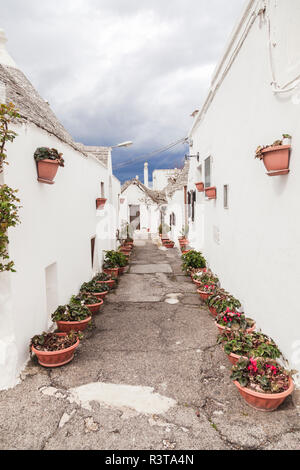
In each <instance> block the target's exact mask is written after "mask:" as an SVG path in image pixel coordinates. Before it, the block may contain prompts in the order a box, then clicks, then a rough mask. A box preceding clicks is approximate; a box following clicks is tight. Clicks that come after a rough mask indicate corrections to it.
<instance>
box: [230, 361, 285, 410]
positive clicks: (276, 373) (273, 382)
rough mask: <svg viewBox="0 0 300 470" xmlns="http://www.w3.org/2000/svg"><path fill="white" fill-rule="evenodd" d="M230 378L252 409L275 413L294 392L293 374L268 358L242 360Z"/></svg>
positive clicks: (235, 366)
mask: <svg viewBox="0 0 300 470" xmlns="http://www.w3.org/2000/svg"><path fill="white" fill-rule="evenodd" d="M230 378H231V379H232V380H233V381H234V384H235V385H236V387H237V388H238V390H239V392H240V394H241V396H242V397H243V398H244V399H245V401H246V403H247V404H248V405H250V406H251V407H252V408H255V409H256V410H260V411H273V410H276V409H277V408H278V406H279V405H281V403H282V402H283V401H284V400H285V399H286V397H287V396H288V395H290V394H291V393H292V392H293V390H294V383H293V380H292V377H291V372H288V371H287V370H285V369H284V368H283V367H281V366H280V365H279V364H277V363H276V361H273V360H269V359H266V358H261V357H259V358H250V359H249V358H247V359H244V358H242V359H240V360H239V361H238V362H237V364H236V365H234V366H233V367H232V373H231V376H230Z"/></svg>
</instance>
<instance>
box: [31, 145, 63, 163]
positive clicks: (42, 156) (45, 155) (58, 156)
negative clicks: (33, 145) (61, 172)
mask: <svg viewBox="0 0 300 470" xmlns="http://www.w3.org/2000/svg"><path fill="white" fill-rule="evenodd" d="M62 155H63V154H62V153H58V151H57V150H56V149H53V148H48V147H39V148H37V149H36V151H35V152H34V159H35V161H36V162H39V161H41V160H56V161H57V162H58V164H59V166H65V161H64V159H63V158H62Z"/></svg>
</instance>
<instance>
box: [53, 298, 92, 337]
mask: <svg viewBox="0 0 300 470" xmlns="http://www.w3.org/2000/svg"><path fill="white" fill-rule="evenodd" d="M51 318H52V320H53V321H55V322H56V324H57V328H58V329H59V331H61V332H64V333H68V332H70V331H83V330H85V329H86V328H87V326H88V324H89V323H90V321H91V319H92V317H91V312H90V310H89V309H88V308H87V307H85V306H84V305H81V304H75V303H72V304H68V305H59V307H57V309H56V310H55V312H53V313H52V315H51Z"/></svg>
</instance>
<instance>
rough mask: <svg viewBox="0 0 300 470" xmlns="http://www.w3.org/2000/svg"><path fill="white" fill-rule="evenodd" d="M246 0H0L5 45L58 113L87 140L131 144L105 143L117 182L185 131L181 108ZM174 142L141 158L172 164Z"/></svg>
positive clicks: (191, 106) (190, 104)
mask: <svg viewBox="0 0 300 470" xmlns="http://www.w3.org/2000/svg"><path fill="white" fill-rule="evenodd" d="M245 2H246V0H43V1H41V0H9V1H6V0H0V27H2V28H3V29H5V31H6V34H7V37H8V40H9V42H8V45H7V48H8V50H9V52H10V54H11V55H12V57H13V58H14V60H15V61H16V62H17V64H18V66H19V68H21V69H22V71H23V72H24V73H25V74H26V75H27V77H28V78H29V79H30V80H31V82H32V83H33V85H34V86H35V87H36V88H37V90H38V91H39V93H40V94H41V95H42V97H43V98H45V99H47V100H48V101H49V102H50V105H51V107H52V109H53V110H54V112H55V113H56V115H57V116H58V118H59V119H60V121H61V122H62V123H63V125H64V126H65V127H66V129H67V130H68V131H69V132H70V134H71V135H72V136H73V137H74V140H75V141H80V142H83V143H85V144H88V145H115V144H118V143H119V142H123V141H127V140H132V141H133V142H134V145H133V146H132V147H129V148H127V149H115V150H114V151H113V163H114V165H115V167H116V169H115V174H116V176H118V177H119V178H120V179H121V181H122V182H123V181H124V180H125V179H128V178H131V177H134V176H135V175H137V174H138V175H139V176H140V178H142V173H143V164H144V160H143V159H142V160H140V161H138V162H134V163H132V164H131V165H127V166H125V167H122V168H120V167H119V168H118V164H120V162H124V161H129V160H131V159H134V158H137V157H139V156H143V155H145V154H147V153H150V152H152V151H153V150H156V149H159V148H161V147H164V146H166V145H168V144H169V143H171V142H174V141H177V140H179V139H180V138H182V137H185V136H186V134H187V131H188V129H189V127H190V125H191V123H192V118H191V117H190V114H191V113H192V112H193V111H194V110H195V109H196V108H199V107H200V106H201V104H202V102H203V100H204V99H205V96H206V93H207V91H208V88H209V83H210V78H211V75H212V73H213V70H214V68H215V66H216V63H217V62H218V60H219V59H220V57H221V55H222V53H223V50H224V48H225V45H226V42H227V41H228V38H229V36H230V33H231V31H232V29H233V27H234V25H235V23H236V21H237V20H238V18H239V16H240V14H241V11H242V8H243V6H244V4H245ZM186 152H187V148H186V147H185V146H184V145H183V144H180V145H179V146H177V147H174V149H172V150H171V151H169V152H166V153H161V154H160V155H158V156H156V157H155V158H151V159H149V160H148V161H149V169H150V174H151V172H152V170H153V169H155V168H173V167H175V166H179V165H180V164H181V163H182V161H183V156H184V154H185V153H186Z"/></svg>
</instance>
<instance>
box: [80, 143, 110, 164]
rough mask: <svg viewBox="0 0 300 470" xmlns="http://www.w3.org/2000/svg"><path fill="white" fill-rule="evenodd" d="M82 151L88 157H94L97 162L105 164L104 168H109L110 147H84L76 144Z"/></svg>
mask: <svg viewBox="0 0 300 470" xmlns="http://www.w3.org/2000/svg"><path fill="white" fill-rule="evenodd" d="M76 145H78V146H79V147H80V148H82V151H83V152H85V153H87V154H88V155H93V156H94V157H95V158H97V160H99V161H100V162H101V163H103V165H104V166H106V167H107V166H108V159H109V156H110V147H97V146H94V145H84V144H81V143H79V142H76Z"/></svg>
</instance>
